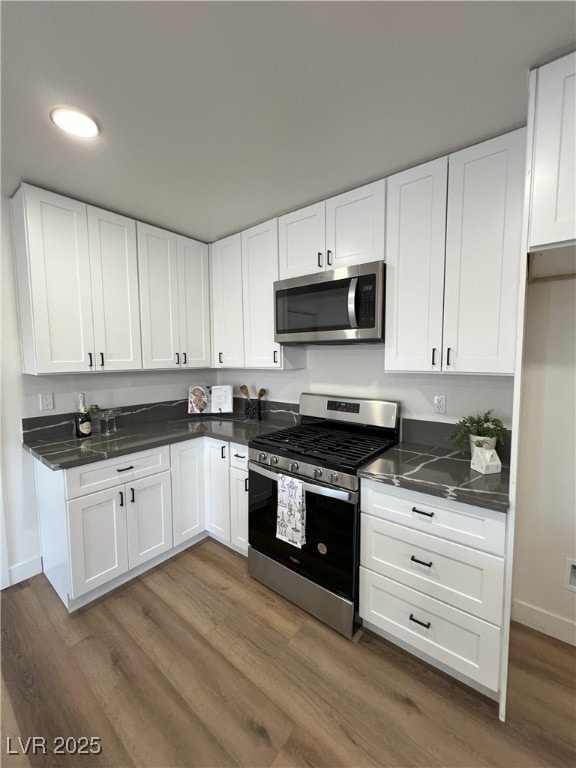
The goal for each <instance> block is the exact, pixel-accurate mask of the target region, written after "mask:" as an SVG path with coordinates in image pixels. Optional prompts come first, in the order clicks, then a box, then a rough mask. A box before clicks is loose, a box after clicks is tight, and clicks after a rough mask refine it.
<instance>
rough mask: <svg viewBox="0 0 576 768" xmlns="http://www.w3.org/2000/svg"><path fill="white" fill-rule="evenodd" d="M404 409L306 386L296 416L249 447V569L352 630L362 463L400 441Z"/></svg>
mask: <svg viewBox="0 0 576 768" xmlns="http://www.w3.org/2000/svg"><path fill="white" fill-rule="evenodd" d="M399 410H400V407H399V404H398V403H394V402H387V401H384V400H369V399H366V398H348V397H335V396H331V395H314V394H308V393H304V394H302V395H301V397H300V417H301V421H300V424H299V425H297V426H293V427H288V428H286V429H281V430H278V431H276V432H271V433H269V434H267V435H264V436H261V437H258V438H256V439H255V440H252V441H251V442H250V443H249V446H248V447H249V458H250V462H249V517H248V538H249V549H248V570H249V573H250V575H251V576H253V577H254V578H255V579H257V580H258V581H261V582H262V583H263V584H266V585H267V586H269V587H270V588H271V589H273V590H275V591H276V592H278V593H280V594H281V595H283V596H284V597H286V598H288V599H289V600H291V601H292V602H294V603H296V604H297V605H299V606H301V607H302V608H304V609H305V610H307V611H308V612H309V613H311V614H313V615H314V616H316V617H317V618H318V619H320V620H321V621H324V622H325V623H326V624H328V625H329V626H331V627H332V628H333V629H335V630H337V631H338V632H340V633H342V634H343V635H345V636H346V637H352V636H353V634H354V631H355V628H356V625H357V623H358V582H357V580H358V556H359V545H360V542H359V534H360V531H359V521H360V483H359V478H358V470H359V469H360V468H361V467H362V466H363V465H364V464H366V463H367V462H369V461H371V460H372V459H373V458H374V457H375V456H378V455H379V454H381V453H382V452H383V451H386V450H387V449H388V448H391V447H392V446H394V445H396V443H397V442H398V435H399V431H398V429H399ZM292 531H294V533H292ZM285 532H287V533H285Z"/></svg>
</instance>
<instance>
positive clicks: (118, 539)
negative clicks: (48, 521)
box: [68, 486, 128, 598]
mask: <svg viewBox="0 0 576 768" xmlns="http://www.w3.org/2000/svg"><path fill="white" fill-rule="evenodd" d="M122 487H123V488H125V486H122ZM125 498H126V494H125V491H124V492H123V493H122V496H121V495H120V493H119V492H118V490H117V489H116V488H110V489H109V490H107V491H99V492H98V493H90V494H89V495H88V496H82V497H80V498H79V499H73V500H72V501H69V502H68V525H69V538H70V579H71V583H70V597H72V598H75V597H79V596H80V595H84V594H85V593H86V592H90V590H92V589H96V587H99V586H101V585H102V584H105V583H106V582H107V581H111V580H112V579H114V578H116V576H121V575H122V574H123V573H126V571H127V570H128V531H127V522H126V510H125V509H124V508H123V507H124V503H125Z"/></svg>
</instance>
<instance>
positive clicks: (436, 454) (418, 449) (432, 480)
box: [359, 443, 510, 513]
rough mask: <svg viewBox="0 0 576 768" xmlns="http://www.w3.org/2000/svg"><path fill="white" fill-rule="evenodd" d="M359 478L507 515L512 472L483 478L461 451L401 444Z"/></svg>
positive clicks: (368, 466)
mask: <svg viewBox="0 0 576 768" xmlns="http://www.w3.org/2000/svg"><path fill="white" fill-rule="evenodd" d="M359 475H360V477H363V478H367V479H370V480H375V481H376V482H380V483H383V484H385V485H393V486H395V487H397V488H405V489H406V490H410V491H418V492H419V493H426V494H429V495H431V496H437V497H439V498H444V499H451V500H452V501H460V502H462V503H464V504H472V505H474V506H477V507H484V508H486V509H493V510H496V511H497V512H504V513H505V512H507V510H508V493H509V485H510V469H509V467H504V466H503V467H502V472H500V473H498V474H492V475H482V474H480V473H479V472H476V471H474V470H473V469H470V459H469V458H468V457H466V456H464V455H463V454H462V453H460V452H459V451H450V450H449V449H446V448H441V447H437V446H427V445H420V444H418V443H400V444H399V445H397V446H396V447H395V448H392V449H390V450H389V451H386V453H384V454H382V455H381V456H379V457H378V458H376V459H374V460H373V461H371V462H370V463H369V464H367V465H366V466H365V467H363V468H362V469H361V470H360V472H359Z"/></svg>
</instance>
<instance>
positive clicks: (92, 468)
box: [66, 445, 170, 499]
mask: <svg viewBox="0 0 576 768" xmlns="http://www.w3.org/2000/svg"><path fill="white" fill-rule="evenodd" d="M168 469H170V447H169V446H168V445H163V446H161V447H160V448H150V449H149V450H147V451H140V452H138V453H129V454H127V455H126V456H119V457H117V458H114V459H104V460H103V461H96V462H94V463H93V464H85V465H84V466H82V467H72V469H67V470H66V498H67V499H75V498H77V497H79V496H85V495H86V494H87V493H94V491H103V490H105V489H106V488H112V487H113V486H115V485H119V484H120V483H127V482H130V481H132V480H137V479H138V478H140V477H146V476H147V475H153V474H155V473H156V472H163V471H164V470H168Z"/></svg>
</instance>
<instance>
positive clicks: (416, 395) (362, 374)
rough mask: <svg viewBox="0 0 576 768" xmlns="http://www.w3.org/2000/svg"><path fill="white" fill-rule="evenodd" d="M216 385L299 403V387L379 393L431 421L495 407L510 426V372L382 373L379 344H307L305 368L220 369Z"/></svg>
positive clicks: (454, 418) (329, 391)
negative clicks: (437, 402)
mask: <svg viewBox="0 0 576 768" xmlns="http://www.w3.org/2000/svg"><path fill="white" fill-rule="evenodd" d="M218 383H220V384H237V383H245V384H247V385H248V387H249V389H250V390H251V392H256V391H257V390H258V389H259V388H260V387H266V389H268V390H269V395H267V397H269V398H271V399H273V400H283V401H285V402H289V403H297V402H298V399H299V397H300V393H301V392H316V393H319V394H335V395H350V396H356V397H378V398H383V399H388V400H398V401H400V402H401V403H402V415H403V416H405V417H408V418H413V419H427V420H430V421H433V420H437V421H445V422H446V421H447V422H455V421H458V419H459V418H461V417H462V416H463V415H466V414H468V413H471V412H474V413H475V412H480V411H481V412H484V411H486V410H487V409H489V408H494V410H495V411H496V414H497V415H498V416H499V417H500V418H501V419H502V421H503V422H504V423H505V424H506V425H507V426H510V421H511V417H512V387H513V379H512V377H511V376H464V375H456V374H455V375H452V374H422V373H419V374H415V373H413V374H400V373H388V374H386V373H384V348H383V347H382V345H379V344H377V345H370V344H363V345H354V346H348V345H347V346H332V347H329V346H318V347H317V346H309V347H308V348H307V363H306V368H305V369H302V370H297V371H290V372H284V371H254V370H251V371H226V370H222V369H221V370H220V371H219V375H218ZM436 394H438V395H446V415H445V416H444V415H443V416H435V415H434V414H433V413H432V402H433V397H434V395H436Z"/></svg>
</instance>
